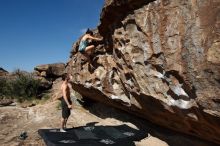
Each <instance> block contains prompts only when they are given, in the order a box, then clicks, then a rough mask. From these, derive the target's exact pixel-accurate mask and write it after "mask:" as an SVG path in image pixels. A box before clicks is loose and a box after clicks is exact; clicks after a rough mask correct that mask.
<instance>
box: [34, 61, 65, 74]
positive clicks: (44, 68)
mask: <svg viewBox="0 0 220 146" xmlns="http://www.w3.org/2000/svg"><path fill="white" fill-rule="evenodd" d="M34 69H35V70H36V71H38V72H39V73H40V76H43V77H60V76H62V75H63V73H64V71H65V64H64V63H53V64H43V65H38V66H36V67H35V68H34Z"/></svg>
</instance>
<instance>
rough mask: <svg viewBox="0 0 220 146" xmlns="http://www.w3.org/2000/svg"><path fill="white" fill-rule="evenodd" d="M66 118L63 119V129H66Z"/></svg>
mask: <svg viewBox="0 0 220 146" xmlns="http://www.w3.org/2000/svg"><path fill="white" fill-rule="evenodd" d="M67 120H68V118H65V119H64V129H66V123H67Z"/></svg>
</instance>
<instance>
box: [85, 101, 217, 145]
mask: <svg viewBox="0 0 220 146" xmlns="http://www.w3.org/2000/svg"><path fill="white" fill-rule="evenodd" d="M84 108H86V109H87V110H89V112H90V113H92V114H94V115H96V116H98V117H100V118H102V119H106V118H114V119H118V120H120V121H122V122H125V123H132V124H133V125H135V126H136V127H137V128H138V129H140V130H141V131H144V132H143V133H145V137H148V134H150V135H151V136H153V137H156V138H158V139H160V140H162V141H164V142H166V143H167V144H168V145H169V146H186V145H187V146H218V145H217V144H215V143H213V142H210V141H206V140H203V139H200V138H198V137H195V136H191V135H187V134H184V133H180V132H176V131H173V130H170V129H167V128H164V127H162V126H159V125H156V124H153V123H152V122H150V121H147V120H144V119H142V118H139V117H137V116H134V115H131V114H128V113H127V112H124V111H122V110H118V109H115V108H113V107H110V106H108V105H105V104H102V103H98V102H95V101H92V100H89V101H88V102H87V103H86V105H85V106H84Z"/></svg>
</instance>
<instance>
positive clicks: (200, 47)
mask: <svg viewBox="0 0 220 146" xmlns="http://www.w3.org/2000/svg"><path fill="white" fill-rule="evenodd" d="M219 11H220V2H219V1H216V0H204V1H196V0H191V1H189V0H186V1H182V0H155V1H154V0H138V1H137V0H123V1H121V0H108V1H106V2H105V6H104V7H103V10H102V13H101V18H100V21H101V22H100V25H99V26H98V29H97V30H96V31H95V33H96V35H98V36H100V35H101V36H102V37H103V38H104V41H103V42H102V43H101V44H96V52H95V53H94V55H93V64H92V66H93V67H94V68H93V67H92V68H91V65H90V64H89V63H88V62H87V61H86V59H85V56H83V54H80V53H79V52H77V49H78V44H79V41H77V42H76V43H75V44H74V45H73V50H72V52H71V58H70V61H69V62H68V63H67V68H66V70H67V71H68V72H69V73H71V74H72V75H73V76H74V79H73V88H74V90H76V91H77V92H79V93H80V94H81V95H83V96H84V97H87V98H91V99H95V100H97V101H100V102H103V103H106V104H108V105H111V106H114V107H117V108H120V109H122V110H125V111H127V112H129V113H132V114H135V115H137V116H139V117H142V118H144V119H147V120H150V121H152V122H153V123H156V124H158V125H162V126H165V127H167V128H170V129H173V130H176V131H180V132H183V133H186V134H190V135H195V136H197V137H200V138H203V139H207V140H209V141H214V142H215V143H218V144H220V125H219V123H220V90H219V89H220V52H219V47H220V43H219V42H220V39H219V38H220V36H219V29H220V25H219V24H220V17H219Z"/></svg>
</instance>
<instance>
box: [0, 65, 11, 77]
mask: <svg viewBox="0 0 220 146" xmlns="http://www.w3.org/2000/svg"><path fill="white" fill-rule="evenodd" d="M8 74H9V72H8V71H6V70H5V69H3V68H1V67H0V76H6V75H8Z"/></svg>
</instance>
